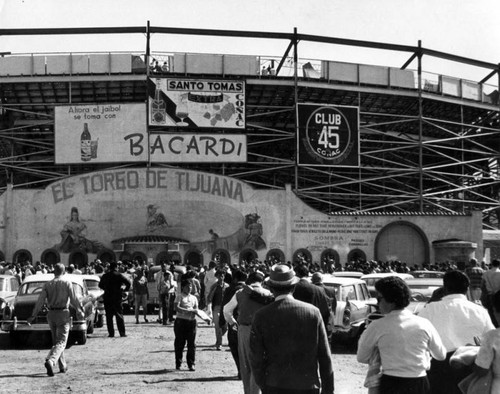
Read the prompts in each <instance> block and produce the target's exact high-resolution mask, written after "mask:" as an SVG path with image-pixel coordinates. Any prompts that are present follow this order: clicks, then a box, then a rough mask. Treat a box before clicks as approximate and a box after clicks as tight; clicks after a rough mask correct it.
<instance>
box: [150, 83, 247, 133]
mask: <svg viewBox="0 0 500 394" xmlns="http://www.w3.org/2000/svg"><path fill="white" fill-rule="evenodd" d="M148 92H149V124H150V125H151V126H175V127H182V128H186V127H190V128H198V127H208V128H219V129H227V128H229V129H245V82H243V81H237V80H206V79H178V78H153V79H151V80H149V81H148Z"/></svg>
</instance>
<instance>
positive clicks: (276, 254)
mask: <svg viewBox="0 0 500 394" xmlns="http://www.w3.org/2000/svg"><path fill="white" fill-rule="evenodd" d="M266 260H267V261H269V262H270V263H271V264H278V263H284V262H285V253H283V251H282V250H281V249H271V250H270V251H269V252H267V254H266Z"/></svg>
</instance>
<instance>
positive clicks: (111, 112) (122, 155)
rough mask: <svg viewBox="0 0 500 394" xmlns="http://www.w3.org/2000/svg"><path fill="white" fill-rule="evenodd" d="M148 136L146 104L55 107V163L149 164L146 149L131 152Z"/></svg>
mask: <svg viewBox="0 0 500 394" xmlns="http://www.w3.org/2000/svg"><path fill="white" fill-rule="evenodd" d="M146 135H147V127H146V104H109V103H107V104H94V105H64V106H57V107H55V150H56V154H55V162H56V164H82V163H92V164H94V163H113V162H127V161H131V162H138V161H147V160H148V152H147V150H146V149H143V150H142V151H141V152H140V154H139V151H138V150H135V151H133V150H132V149H131V140H133V139H134V138H135V139H137V138H139V137H140V136H142V138H144V136H146Z"/></svg>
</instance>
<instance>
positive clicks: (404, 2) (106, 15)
mask: <svg viewBox="0 0 500 394" xmlns="http://www.w3.org/2000/svg"><path fill="white" fill-rule="evenodd" d="M499 15H500V0H315V1H307V0H246V1H242V0H141V1H138V0H133V1H132V0H85V1H83V0H0V29H8V28H35V27H52V28H56V27H111V26H145V25H146V24H147V21H148V20H149V21H150V23H151V25H152V26H162V27H183V28H203V29H226V30H253V31H269V32H286V33H292V32H293V28H294V27H296V28H297V29H298V32H299V33H303V34H313V35H322V36H329V37H338V38H348V39H359V40H367V41H378V42H386V43H393V44H403V45H412V46H416V45H417V43H418V40H422V45H423V46H424V47H426V48H430V49H435V50H438V51H443V52H449V53H453V54H456V55H460V56H465V57H469V58H473V59H477V60H483V61H486V62H490V63H495V64H497V63H499V62H500V23H499V19H498V18H499ZM145 43H146V40H145V37H144V36H143V35H141V34H136V35H118V36H109V35H106V36H103V35H101V36H81V35H74V36H66V37H61V36H45V37H33V36H15V37H7V36H4V37H0V52H5V51H9V52H12V53H31V52H70V51H71V52H82V51H134V52H144V51H145V46H146V44H145ZM151 43H152V46H151V50H152V51H162V52H203V53H229V54H231V53H237V54H250V55H276V56H280V55H282V54H283V53H284V51H285V50H286V48H287V46H288V42H286V41H276V40H263V39H253V40H249V39H246V40H241V39H224V38H213V37H207V38H200V37H198V36H196V37H193V36H167V35H164V34H156V35H154V36H153V37H152V41H151ZM299 56H300V57H301V58H310V59H327V60H340V61H349V62H353V63H370V64H380V65H388V66H401V65H402V64H403V63H404V62H405V61H406V59H408V57H409V54H407V53H394V52H388V51H374V50H359V49H354V48H346V47H338V46H333V45H322V44H321V45H320V44H308V43H301V44H299ZM410 68H416V63H412V65H411V66H410ZM424 69H425V70H426V71H435V72H437V73H446V74H448V75H456V74H457V73H458V74H459V75H457V76H461V77H463V78H471V79H475V80H479V79H482V78H483V77H484V76H486V75H487V74H488V73H489V71H488V70H484V69H476V68H470V67H467V68H459V67H458V66H457V65H456V64H449V63H442V62H437V61H436V60H435V59H425V58H424ZM490 83H497V81H496V80H495V79H492V80H490Z"/></svg>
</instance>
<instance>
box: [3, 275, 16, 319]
mask: <svg viewBox="0 0 500 394" xmlns="http://www.w3.org/2000/svg"><path fill="white" fill-rule="evenodd" d="M18 289H19V279H18V277H17V276H15V275H6V274H2V275H0V314H1V313H2V311H3V308H5V307H6V306H7V304H9V303H10V302H12V300H13V299H14V297H15V296H16V294H17V290H18Z"/></svg>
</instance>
